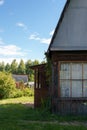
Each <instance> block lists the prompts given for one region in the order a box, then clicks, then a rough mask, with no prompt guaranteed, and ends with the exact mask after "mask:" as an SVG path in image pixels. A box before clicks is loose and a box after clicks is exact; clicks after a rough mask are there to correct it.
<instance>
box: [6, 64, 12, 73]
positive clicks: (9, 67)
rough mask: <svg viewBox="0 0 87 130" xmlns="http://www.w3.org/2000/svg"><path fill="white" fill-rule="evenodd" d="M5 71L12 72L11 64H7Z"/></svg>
mask: <svg viewBox="0 0 87 130" xmlns="http://www.w3.org/2000/svg"><path fill="white" fill-rule="evenodd" d="M5 71H6V72H11V65H10V64H9V63H7V64H6V66H5Z"/></svg>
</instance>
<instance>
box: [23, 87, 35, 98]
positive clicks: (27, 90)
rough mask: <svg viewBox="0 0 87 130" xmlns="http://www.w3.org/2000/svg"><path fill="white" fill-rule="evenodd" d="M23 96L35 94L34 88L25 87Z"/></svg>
mask: <svg viewBox="0 0 87 130" xmlns="http://www.w3.org/2000/svg"><path fill="white" fill-rule="evenodd" d="M23 96H29V97H30V96H34V90H33V89H31V88H25V89H23Z"/></svg>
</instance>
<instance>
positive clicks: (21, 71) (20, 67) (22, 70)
mask: <svg viewBox="0 0 87 130" xmlns="http://www.w3.org/2000/svg"><path fill="white" fill-rule="evenodd" d="M18 74H25V63H24V61H23V60H22V59H21V61H20V63H19V65H18Z"/></svg>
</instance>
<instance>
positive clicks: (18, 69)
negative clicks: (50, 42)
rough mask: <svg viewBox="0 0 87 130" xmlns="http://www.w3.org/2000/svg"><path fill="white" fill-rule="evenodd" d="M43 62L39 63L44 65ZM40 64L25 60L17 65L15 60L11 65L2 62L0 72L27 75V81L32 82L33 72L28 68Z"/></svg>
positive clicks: (35, 61)
mask: <svg viewBox="0 0 87 130" xmlns="http://www.w3.org/2000/svg"><path fill="white" fill-rule="evenodd" d="M44 62H45V61H42V62H41V63H44ZM39 63H40V62H39V61H38V60H34V61H31V60H27V61H26V62H24V61H23V60H22V59H21V60H20V62H19V63H18V62H17V61H16V59H14V60H13V61H12V62H11V64H9V63H7V64H5V63H4V62H0V71H2V72H3V71H4V72H10V73H12V74H27V75H29V81H33V80H34V72H33V70H32V69H31V68H30V67H31V66H32V65H37V64H39Z"/></svg>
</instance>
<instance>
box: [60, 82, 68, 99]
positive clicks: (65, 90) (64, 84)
mask: <svg viewBox="0 0 87 130" xmlns="http://www.w3.org/2000/svg"><path fill="white" fill-rule="evenodd" d="M60 90H61V97H70V81H69V80H64V81H63V80H60Z"/></svg>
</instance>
